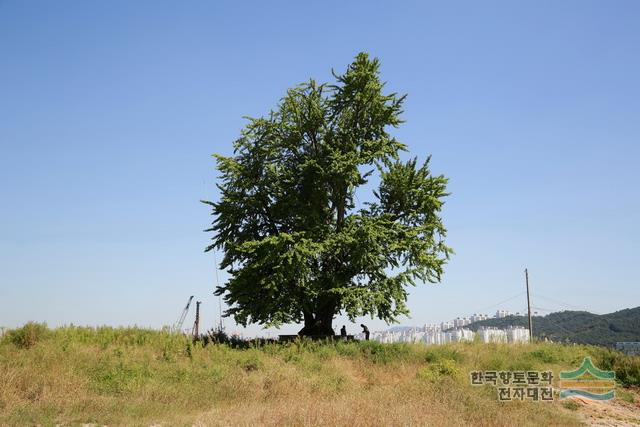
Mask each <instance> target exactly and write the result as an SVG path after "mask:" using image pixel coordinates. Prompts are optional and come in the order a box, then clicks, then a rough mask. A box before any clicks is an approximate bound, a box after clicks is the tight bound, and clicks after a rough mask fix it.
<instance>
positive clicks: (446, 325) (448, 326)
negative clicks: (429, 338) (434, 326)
mask: <svg viewBox="0 0 640 427" xmlns="http://www.w3.org/2000/svg"><path fill="white" fill-rule="evenodd" d="M453 327H454V326H453V321H449V322H442V323H440V329H442V330H443V331H444V330H447V329H451V328H453Z"/></svg>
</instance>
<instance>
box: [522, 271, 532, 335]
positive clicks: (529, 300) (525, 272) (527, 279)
mask: <svg viewBox="0 0 640 427" xmlns="http://www.w3.org/2000/svg"><path fill="white" fill-rule="evenodd" d="M524 278H525V281H526V283H527V311H528V312H529V342H533V326H532V324H531V298H530V297H529V272H528V271H527V269H526V268H525V269H524Z"/></svg>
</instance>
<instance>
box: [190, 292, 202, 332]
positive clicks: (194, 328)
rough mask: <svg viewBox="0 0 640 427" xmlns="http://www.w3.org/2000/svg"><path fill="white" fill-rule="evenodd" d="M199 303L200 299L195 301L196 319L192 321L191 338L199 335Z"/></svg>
mask: <svg viewBox="0 0 640 427" xmlns="http://www.w3.org/2000/svg"><path fill="white" fill-rule="evenodd" d="M200 304H201V301H196V321H195V322H193V331H192V332H193V339H197V338H198V337H199V336H200Z"/></svg>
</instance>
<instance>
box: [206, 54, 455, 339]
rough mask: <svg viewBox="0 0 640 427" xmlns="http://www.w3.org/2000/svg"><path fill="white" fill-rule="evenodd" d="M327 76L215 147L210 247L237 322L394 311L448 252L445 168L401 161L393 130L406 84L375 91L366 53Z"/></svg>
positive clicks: (375, 65) (324, 331)
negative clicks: (328, 80) (228, 147)
mask: <svg viewBox="0 0 640 427" xmlns="http://www.w3.org/2000/svg"><path fill="white" fill-rule="evenodd" d="M334 78H335V83H334V84H318V83H316V82H315V81H313V80H310V81H309V82H307V83H303V84H300V85H298V86H296V87H294V88H292V89H289V90H288V91H287V94H286V95H285V96H284V98H282V99H281V101H280V103H279V104H278V107H277V109H276V110H274V111H271V112H270V113H269V114H268V115H267V116H265V117H261V118H249V119H248V124H247V125H246V127H245V128H244V129H243V131H242V133H241V136H240V137H239V138H238V139H237V140H236V141H235V143H234V152H233V155H232V156H228V157H227V156H220V155H216V156H215V157H216V159H217V167H218V170H219V171H220V174H221V177H220V179H221V182H220V183H219V184H218V188H219V189H220V192H221V194H220V199H219V201H217V202H209V201H204V203H207V204H209V205H211V206H212V210H213V212H212V214H213V215H214V221H213V224H212V227H211V228H210V229H208V230H206V231H210V232H213V233H214V237H213V239H212V240H213V243H212V244H211V246H209V247H208V248H207V249H206V250H207V251H209V250H212V249H221V250H222V251H223V252H224V259H223V260H222V262H221V266H220V267H221V268H222V269H226V270H227V271H228V272H229V274H230V278H229V280H228V281H227V282H226V283H225V284H224V285H221V286H219V287H218V288H217V289H216V294H217V295H224V300H225V301H226V303H227V305H228V307H229V308H228V310H227V311H226V313H225V314H226V315H228V316H233V317H234V319H235V320H236V322H238V323H240V324H242V325H246V324H248V323H259V324H264V325H269V326H277V325H280V324H283V323H291V322H296V323H298V322H302V321H303V322H304V327H303V328H302V330H301V331H300V334H302V335H328V334H333V329H332V321H333V318H334V317H335V316H336V314H339V313H343V314H346V315H347V316H349V318H351V319H353V318H355V317H356V316H361V315H371V316H377V317H378V318H380V319H384V320H385V321H387V322H393V321H394V320H395V319H396V317H397V316H399V315H403V314H408V310H407V307H406V304H405V303H406V299H407V290H406V288H407V286H408V285H415V284H416V282H438V281H439V280H440V278H441V275H442V273H443V267H444V264H445V263H446V261H447V259H448V258H449V255H450V253H451V250H450V248H448V247H447V246H446V245H445V243H444V240H443V239H444V236H445V234H446V230H445V227H444V226H443V223H442V220H441V218H440V211H441V209H442V206H443V198H444V197H445V196H447V192H446V184H447V179H446V178H445V177H443V176H433V175H432V174H431V172H430V170H429V159H428V158H427V159H426V161H425V162H424V163H423V164H421V165H420V164H418V163H417V161H416V160H415V159H413V160H410V161H407V162H403V161H401V160H400V158H399V153H400V152H401V151H404V150H405V149H406V148H405V145H404V144H402V143H400V142H399V141H398V140H396V139H395V138H394V137H393V136H392V135H390V134H389V130H390V129H391V128H395V127H397V126H399V125H400V124H401V123H402V120H401V118H400V114H401V112H402V104H403V101H404V99H405V96H398V95H397V94H395V93H391V94H384V93H383V89H384V83H382V82H381V81H380V77H379V62H378V60H377V59H370V58H369V57H368V55H367V54H365V53H360V54H358V55H357V57H356V58H355V60H354V61H353V63H351V64H350V65H349V67H348V68H347V70H346V72H345V73H344V74H335V73H334ZM372 176H377V179H376V181H377V182H378V183H379V184H378V186H377V187H378V188H377V189H370V190H369V191H371V192H372V193H373V194H372V197H366V195H364V194H363V192H364V191H365V190H366V189H367V188H370V187H372V185H371V184H370V185H369V186H366V184H367V183H368V181H369V179H371V178H372ZM363 186H364V187H363ZM358 189H360V191H358ZM356 192H358V195H359V198H361V199H362V200H363V201H364V200H372V201H371V202H365V203H359V201H358V199H357V198H356Z"/></svg>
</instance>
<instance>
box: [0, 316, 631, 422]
mask: <svg viewBox="0 0 640 427" xmlns="http://www.w3.org/2000/svg"><path fill="white" fill-rule="evenodd" d="M585 356H591V357H592V358H593V360H594V362H595V363H596V364H597V365H598V366H599V367H601V368H603V369H615V370H616V372H617V373H618V377H619V378H620V379H621V380H622V382H623V383H624V384H636V385H637V384H638V377H639V375H638V372H639V371H640V362H639V361H638V358H631V357H627V356H624V355H621V354H620V353H617V352H612V351H609V350H606V349H600V348H596V347H588V346H562V345H556V344H547V343H540V344H532V345H504V344H486V345H484V344H479V343H463V344H451V345H444V346H431V347H425V346H422V345H410V344H380V343H377V342H372V341H370V342H333V343H332V342H329V343H322V342H315V341H306V340H300V341H294V342H292V343H287V344H278V343H270V342H266V343H249V344H247V345H246V348H233V347H232V346H230V345H227V344H210V345H206V346H203V345H202V344H201V343H193V342H191V340H189V339H188V338H186V337H183V336H181V335H176V334H172V333H169V332H166V331H165V332H163V331H153V330H146V329H139V328H110V327H100V328H87V327H63V328H56V329H48V328H46V326H44V325H38V324H27V325H25V326H24V327H23V328H19V329H17V330H13V331H9V332H8V333H7V334H5V336H4V337H2V339H1V340H0V425H56V424H82V423H97V424H101V425H103V424H106V425H150V424H153V423H162V424H163V425H193V424H196V425H254V424H267V425H282V424H285V425H287V424H288V425H316V424H331V425H344V424H353V425H372V424H375V425H415V424H434V425H469V424H471V425H512V424H513V421H514V420H519V422H521V423H522V424H524V425H550V424H557V425H574V424H577V423H578V421H577V418H576V415H575V413H574V411H571V410H569V409H567V408H565V407H564V406H563V405H560V404H558V403H552V404H534V403H526V402H512V403H508V404H505V403H500V402H498V401H497V399H496V393H495V390H494V389H492V388H490V387H472V386H471V385H470V384H469V371H471V370H486V369H492V370H500V369H505V370H509V369H517V370H520V369H540V370H554V371H558V370H560V369H574V368H575V367H577V366H578V365H579V364H580V362H581V361H582V358H583V357H585Z"/></svg>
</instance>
